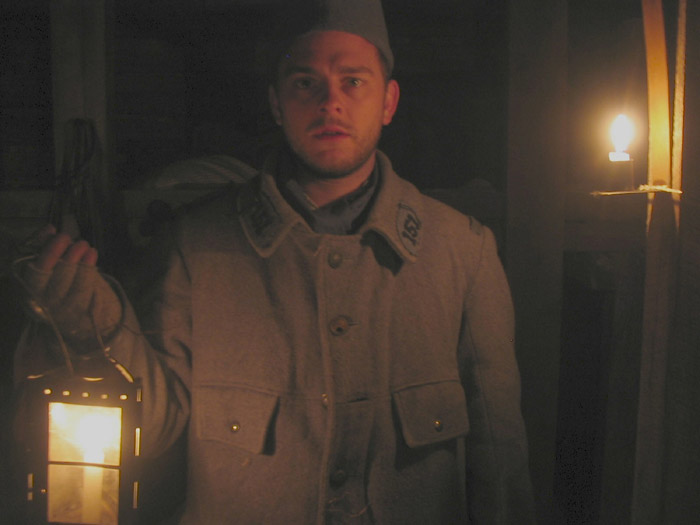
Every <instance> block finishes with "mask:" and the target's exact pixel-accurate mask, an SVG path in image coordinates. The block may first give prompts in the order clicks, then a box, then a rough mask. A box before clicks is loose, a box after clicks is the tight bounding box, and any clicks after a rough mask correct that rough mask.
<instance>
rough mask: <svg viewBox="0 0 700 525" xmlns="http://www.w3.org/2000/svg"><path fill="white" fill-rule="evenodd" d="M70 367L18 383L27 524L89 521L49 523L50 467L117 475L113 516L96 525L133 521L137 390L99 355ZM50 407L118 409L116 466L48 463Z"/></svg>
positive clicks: (137, 451)
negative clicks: (21, 403)
mask: <svg viewBox="0 0 700 525" xmlns="http://www.w3.org/2000/svg"><path fill="white" fill-rule="evenodd" d="M73 364H74V365H75V370H74V371H73V372H72V373H71V371H69V370H67V369H66V368H61V369H58V370H55V371H52V372H49V373H46V374H41V375H39V376H30V377H28V378H27V379H26V380H25V382H24V385H23V395H22V397H23V399H24V402H25V403H26V410H25V411H24V417H25V418H26V422H25V426H26V433H25V440H24V443H23V446H24V449H23V456H24V458H23V459H24V461H23V462H22V463H23V464H24V470H25V472H24V479H25V480H26V490H25V494H26V498H25V502H26V513H25V514H26V516H27V518H28V523H31V524H34V523H37V524H38V523H72V524H80V523H93V521H81V520H70V521H51V520H50V518H51V516H50V515H49V510H50V505H51V503H52V498H54V497H55V494H53V493H52V488H54V487H53V485H52V484H51V482H50V470H51V469H52V467H53V466H58V467H59V468H60V467H67V468H74V467H77V468H79V469H85V467H97V468H100V469H104V472H111V473H112V475H114V474H116V476H117V479H118V489H117V490H118V492H117V496H118V502H116V503H115V508H114V510H116V516H113V517H112V518H111V519H104V520H102V519H101V520H100V521H97V522H96V523H99V524H103V523H112V524H118V525H125V524H130V523H135V522H136V521H137V510H138V496H139V481H138V478H139V475H138V474H139V468H138V467H139V457H140V421H139V419H140V404H141V387H140V385H139V383H138V382H137V381H134V380H133V379H132V378H131V376H130V375H129V374H128V372H126V370H124V369H123V367H121V366H120V365H118V364H117V363H116V362H115V361H114V360H112V359H111V358H109V357H108V356H105V355H104V354H98V355H93V356H90V357H87V358H85V357H80V358H78V359H74V360H73ZM53 403H63V404H66V405H73V406H89V407H106V408H117V409H119V411H120V416H121V424H120V431H121V435H120V446H119V460H118V464H117V465H110V464H107V463H105V462H96V463H91V462H89V461H60V460H54V459H52V458H51V457H50V453H49V439H50V436H49V424H50V423H49V420H50V414H49V410H50V407H51V405H52V404H53ZM83 489H84V487H83ZM108 516H109V513H108ZM61 519H62V518H61Z"/></svg>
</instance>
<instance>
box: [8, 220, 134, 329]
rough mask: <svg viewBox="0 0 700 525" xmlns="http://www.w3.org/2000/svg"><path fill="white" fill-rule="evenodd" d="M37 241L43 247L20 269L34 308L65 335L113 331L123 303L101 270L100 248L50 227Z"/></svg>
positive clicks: (118, 319)
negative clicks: (98, 258) (74, 239)
mask: <svg viewBox="0 0 700 525" xmlns="http://www.w3.org/2000/svg"><path fill="white" fill-rule="evenodd" d="M36 242H37V243H38V244H40V245H41V248H40V249H39V252H38V254H37V257H36V259H34V260H31V261H29V262H27V263H26V264H25V265H24V267H23V268H21V269H20V273H19V275H20V278H21V280H22V282H23V285H24V288H25V290H26V291H27V292H28V295H29V297H28V302H29V306H30V309H31V310H32V311H33V312H34V313H35V314H37V315H38V316H39V317H40V318H42V320H44V321H49V322H51V321H53V322H54V323H55V324H56V326H57V327H58V329H59V330H60V331H61V333H62V334H63V335H64V336H68V337H71V338H75V339H87V338H89V337H91V336H95V335H96V331H99V334H100V336H107V335H109V333H110V332H111V331H112V330H114V328H115V327H116V326H117V325H118V324H119V321H120V320H121V315H122V307H121V302H120V301H119V298H118V297H117V295H116V293H115V292H114V290H113V289H112V287H111V286H110V285H109V284H108V283H107V282H106V281H105V280H104V279H103V278H102V276H101V275H100V273H99V271H98V269H97V250H95V248H93V247H92V246H90V244H89V243H87V242H86V241H83V240H78V241H75V242H74V241H73V239H71V237H70V236H69V235H68V234H66V233H57V232H56V228H55V227H53V226H51V225H49V226H47V227H45V228H44V229H42V230H41V231H40V232H39V233H38V234H37V237H36Z"/></svg>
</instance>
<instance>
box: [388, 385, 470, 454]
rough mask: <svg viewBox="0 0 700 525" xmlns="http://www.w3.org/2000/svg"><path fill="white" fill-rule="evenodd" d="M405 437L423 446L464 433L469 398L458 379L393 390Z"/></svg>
mask: <svg viewBox="0 0 700 525" xmlns="http://www.w3.org/2000/svg"><path fill="white" fill-rule="evenodd" d="M393 397H394V405H395V406H396V411H397V413H398V417H399V421H400V424H401V431H402V433H403V437H404V440H405V441H406V444H407V445H408V446H409V447H420V446H423V445H430V444H431V443H438V442H440V441H446V440H448V439H453V438H456V437H458V436H464V435H466V434H467V432H468V431H469V418H468V416H467V401H466V399H465V397H464V390H463V389H462V385H461V383H460V382H459V381H441V382H439V383H430V384H426V385H418V386H412V387H408V388H404V389H401V390H399V391H397V392H394V394H393Z"/></svg>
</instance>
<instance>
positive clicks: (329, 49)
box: [269, 31, 399, 178]
mask: <svg viewBox="0 0 700 525" xmlns="http://www.w3.org/2000/svg"><path fill="white" fill-rule="evenodd" d="M269 95H270V106H271V109H272V114H273V116H274V117H275V120H276V121H277V123H278V124H279V125H280V126H282V128H283V130H284V134H285V135H286V137H287V141H288V142H289V145H290V146H291V148H292V150H293V151H294V153H296V155H297V156H298V157H299V158H300V159H301V161H302V162H303V163H304V164H305V165H306V166H307V167H308V168H310V169H311V170H312V171H313V172H315V174H316V176H318V177H322V178H342V177H346V176H348V175H350V174H353V173H355V172H358V170H361V169H362V168H366V167H368V166H369V167H370V168H371V166H373V164H374V153H375V150H376V147H377V143H378V141H379V136H380V134H381V129H382V126H384V125H386V124H389V122H391V119H392V117H393V116H394V112H395V111H396V104H397V102H398V98H399V89H398V84H397V83H396V82H395V81H393V80H391V81H389V82H386V80H385V78H384V70H383V68H382V63H381V61H380V58H379V53H378V51H377V49H376V48H375V47H374V46H373V45H372V44H370V43H369V42H368V41H367V40H365V39H364V38H362V37H359V36H357V35H353V34H350V33H343V32H339V31H319V32H313V33H309V34H307V35H304V36H302V37H301V38H299V39H298V40H297V41H296V42H295V43H294V44H293V45H292V47H291V48H290V49H289V51H288V53H287V54H286V56H285V57H283V58H282V61H281V63H280V66H279V70H278V81H277V86H276V87H270V92H269Z"/></svg>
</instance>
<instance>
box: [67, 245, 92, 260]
mask: <svg viewBox="0 0 700 525" xmlns="http://www.w3.org/2000/svg"><path fill="white" fill-rule="evenodd" d="M90 250H92V248H91V246H90V244H89V243H88V242H87V241H83V240H80V241H76V242H75V243H73V244H71V245H70V246H68V249H67V250H66V251H65V254H64V255H63V260H64V261H65V262H67V263H70V264H77V263H79V262H82V259H83V257H84V256H85V255H86V254H87V253H88V252H89V251H90Z"/></svg>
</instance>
